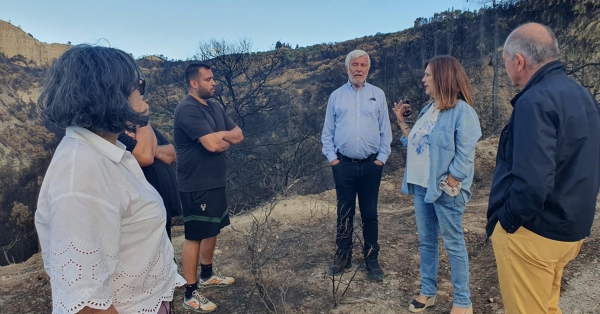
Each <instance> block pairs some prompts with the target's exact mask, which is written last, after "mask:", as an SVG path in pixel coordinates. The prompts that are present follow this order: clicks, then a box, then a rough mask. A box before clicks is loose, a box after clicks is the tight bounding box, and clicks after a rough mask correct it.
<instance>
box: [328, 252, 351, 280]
mask: <svg viewBox="0 0 600 314" xmlns="http://www.w3.org/2000/svg"><path fill="white" fill-rule="evenodd" d="M351 268H352V257H351V256H349V255H338V256H336V257H335V259H334V260H333V263H332V264H331V266H329V267H327V271H326V272H327V275H329V276H334V275H339V274H343V273H345V272H347V271H349V270H350V269H351Z"/></svg>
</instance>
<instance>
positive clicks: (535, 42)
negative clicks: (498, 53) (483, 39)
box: [504, 25, 560, 67]
mask: <svg viewBox="0 0 600 314" xmlns="http://www.w3.org/2000/svg"><path fill="white" fill-rule="evenodd" d="M544 27H545V28H546V30H547V31H548V34H549V35H550V37H551V38H552V41H551V42H548V41H544V40H540V38H539V37H537V36H531V35H530V34H526V33H523V32H520V31H519V29H518V28H517V29H516V30H515V31H513V32H512V33H510V35H508V38H506V42H504V51H505V52H506V54H507V55H508V58H509V59H510V60H512V59H513V58H514V57H515V55H516V54H517V53H518V54H520V55H522V56H523V58H525V60H527V61H529V64H530V66H531V67H537V66H540V65H542V64H544V63H546V62H547V61H549V60H556V59H558V58H559V57H560V51H559V49H558V41H557V40H556V35H555V34H554V32H553V31H552V30H551V29H550V28H549V27H548V26H545V25H544Z"/></svg>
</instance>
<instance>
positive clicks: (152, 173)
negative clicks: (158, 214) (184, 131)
mask: <svg viewBox="0 0 600 314" xmlns="http://www.w3.org/2000/svg"><path fill="white" fill-rule="evenodd" d="M118 140H119V142H121V143H123V144H124V145H125V147H126V149H127V150H128V151H129V152H131V154H132V155H133V157H135V159H136V160H137V161H138V163H139V164H140V166H141V168H142V171H143V172H144V176H145V177H146V180H147V181H148V183H150V185H152V186H153V187H154V188H155V189H156V191H158V194H160V196H161V197H162V199H163V203H164V205H165V209H166V211H167V223H166V230H167V236H169V239H171V217H173V216H179V215H181V202H180V200H179V191H178V190H177V181H176V179H175V173H174V172H173V169H172V168H171V165H173V164H175V162H176V161H177V157H176V155H175V148H174V147H173V145H172V144H171V143H170V142H169V140H167V139H166V138H165V137H164V136H163V135H162V134H161V133H160V132H159V131H158V130H156V129H155V128H153V127H152V126H150V124H148V125H147V126H144V127H138V128H137V130H136V132H135V133H130V132H127V131H125V132H123V133H121V134H119V138H118Z"/></svg>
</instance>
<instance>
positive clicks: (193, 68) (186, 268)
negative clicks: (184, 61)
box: [173, 63, 244, 311]
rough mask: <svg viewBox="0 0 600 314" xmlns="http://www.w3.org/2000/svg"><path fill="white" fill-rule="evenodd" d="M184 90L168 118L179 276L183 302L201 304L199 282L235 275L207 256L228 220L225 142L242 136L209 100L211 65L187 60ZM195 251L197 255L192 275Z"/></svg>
mask: <svg viewBox="0 0 600 314" xmlns="http://www.w3.org/2000/svg"><path fill="white" fill-rule="evenodd" d="M185 80H186V83H187V85H188V95H187V96H186V97H185V98H184V99H183V100H182V101H181V102H180V103H179V105H177V108H176V109H175V117H174V121H173V131H174V139H175V147H176V151H177V159H178V161H179V162H178V163H177V181H178V184H179V191H180V192H181V193H180V197H181V203H182V207H183V217H184V219H183V222H184V227H185V242H184V243H183V250H182V255H183V256H182V263H183V276H184V277H185V280H186V281H187V284H186V292H185V296H184V302H183V304H184V307H186V308H188V309H192V310H195V311H197V310H199V309H202V305H203V302H204V301H205V298H204V297H202V296H201V295H200V294H199V293H198V291H197V288H198V285H199V284H200V285H201V286H223V285H231V284H233V283H234V281H235V280H234V279H233V278H231V277H224V276H220V275H218V274H216V273H215V272H213V270H212V261H213V254H214V250H215V246H216V244H217V235H218V234H219V233H220V230H221V229H222V228H224V227H226V226H228V225H229V211H228V210H227V200H226V196H225V188H226V182H227V155H226V153H225V151H226V150H227V149H228V148H229V146H230V145H233V144H238V143H240V142H241V141H242V140H243V139H244V136H243V134H242V130H241V129H240V128H239V127H238V126H237V125H236V124H235V123H234V122H233V120H231V118H229V116H228V115H227V113H226V112H225V110H224V108H223V106H221V104H220V103H219V102H217V101H216V100H214V99H211V98H212V96H213V95H214V93H215V87H216V83H215V81H214V76H213V73H212V71H211V70H210V67H209V66H208V65H206V64H203V63H192V64H190V65H189V66H188V67H187V68H186V71H185ZM198 254H200V258H201V261H200V262H201V269H200V278H199V279H197V277H196V276H197V268H198Z"/></svg>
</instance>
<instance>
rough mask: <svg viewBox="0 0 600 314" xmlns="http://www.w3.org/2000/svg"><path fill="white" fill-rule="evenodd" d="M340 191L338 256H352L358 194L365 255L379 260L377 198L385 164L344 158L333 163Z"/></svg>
mask: <svg viewBox="0 0 600 314" xmlns="http://www.w3.org/2000/svg"><path fill="white" fill-rule="evenodd" d="M332 170H333V179H334V181H335V190H336V194H337V215H338V216H337V232H336V233H337V234H336V241H335V242H336V245H337V250H336V256H352V234H353V232H354V229H353V228H354V214H355V212H356V210H355V208H356V196H357V195H358V205H359V207H360V217H361V219H362V224H363V225H362V228H363V239H364V247H363V252H362V253H363V256H364V257H365V260H366V259H377V257H378V255H379V243H377V238H378V235H379V225H378V221H377V199H378V197H379V184H380V183H381V173H382V171H383V166H379V165H377V164H375V163H374V161H372V160H364V161H362V162H352V161H348V160H343V159H342V160H341V161H340V163H338V164H337V165H335V166H332Z"/></svg>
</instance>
